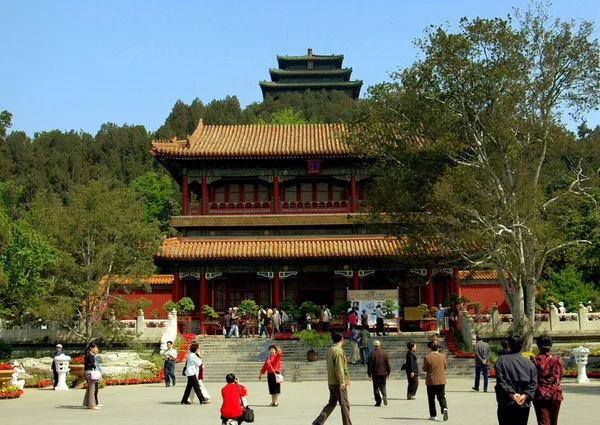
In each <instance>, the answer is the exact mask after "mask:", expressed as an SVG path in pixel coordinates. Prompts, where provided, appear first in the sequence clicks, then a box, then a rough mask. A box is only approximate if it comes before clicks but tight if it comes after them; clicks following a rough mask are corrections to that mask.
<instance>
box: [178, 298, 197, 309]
mask: <svg viewBox="0 0 600 425" xmlns="http://www.w3.org/2000/svg"><path fill="white" fill-rule="evenodd" d="M194 307H195V306H194V302H193V301H192V299H191V298H190V297H183V298H182V299H180V300H179V301H177V306H176V307H175V308H176V309H177V312H178V313H189V312H190V311H192V310H193V309H194Z"/></svg>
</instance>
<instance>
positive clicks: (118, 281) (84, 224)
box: [41, 180, 160, 343]
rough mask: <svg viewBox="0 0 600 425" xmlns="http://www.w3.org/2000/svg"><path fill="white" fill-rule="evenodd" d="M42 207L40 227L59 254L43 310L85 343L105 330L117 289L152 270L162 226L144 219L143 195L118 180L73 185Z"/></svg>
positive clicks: (129, 284) (47, 315)
mask: <svg viewBox="0 0 600 425" xmlns="http://www.w3.org/2000/svg"><path fill="white" fill-rule="evenodd" d="M41 209H42V211H43V212H44V214H43V216H42V223H41V225H42V228H43V229H45V231H46V232H47V233H48V234H49V235H51V238H52V240H53V245H54V246H55V247H57V250H58V251H59V254H60V264H59V265H58V267H57V269H56V270H55V276H56V287H55V290H54V291H53V293H52V294H51V296H50V297H48V298H47V302H46V303H45V305H43V306H41V310H42V312H43V313H44V314H45V316H46V317H47V318H53V319H57V320H60V321H62V323H63V324H64V325H65V326H67V327H69V328H70V329H71V331H72V332H74V333H75V334H76V335H77V336H79V337H80V338H81V339H82V340H83V341H85V342H86V343H87V342H89V341H91V340H93V339H94V338H96V337H98V336H100V335H102V332H103V327H102V323H101V322H100V319H101V318H102V317H104V316H105V314H106V313H107V311H108V309H110V307H111V303H112V302H113V301H115V300H116V301H118V300H119V299H118V298H119V297H116V296H115V294H114V291H115V290H117V289H124V286H125V285H126V286H127V287H128V288H131V287H132V283H131V281H132V280H135V277H136V276H144V275H149V274H151V273H152V271H153V268H154V266H153V263H152V255H153V253H154V252H155V251H156V249H157V247H158V241H159V238H160V233H159V230H158V226H157V224H156V223H155V222H153V223H144V222H143V219H142V218H143V216H144V205H143V202H142V200H141V199H140V198H139V197H138V195H136V194H135V193H133V192H132V191H130V190H128V189H126V188H125V187H124V186H123V185H122V184H120V183H118V182H115V181H108V180H95V181H92V182H89V184H88V185H86V186H81V185H79V186H75V187H74V188H73V190H72V191H70V192H69V193H68V194H67V196H66V199H65V201H64V202H60V201H54V202H46V203H45V204H44V205H43V207H42V208H41ZM128 281H129V282H128ZM74 317H75V318H76V319H77V320H78V321H79V324H78V325H77V326H74V325H73V322H72V319H73V318H74Z"/></svg>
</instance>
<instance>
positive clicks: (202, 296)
mask: <svg viewBox="0 0 600 425" xmlns="http://www.w3.org/2000/svg"><path fill="white" fill-rule="evenodd" d="M204 304H206V275H205V274H204V273H201V274H200V306H199V308H198V310H200V320H203V319H204V316H203V315H202V306H203V305H204Z"/></svg>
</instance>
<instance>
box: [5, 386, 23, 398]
mask: <svg viewBox="0 0 600 425" xmlns="http://www.w3.org/2000/svg"><path fill="white" fill-rule="evenodd" d="M21 394H23V390H21V389H19V387H18V386H17V385H4V386H2V388H0V400H7V399H11V398H19V397H21Z"/></svg>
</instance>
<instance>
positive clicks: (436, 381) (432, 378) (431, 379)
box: [423, 342, 448, 421]
mask: <svg viewBox="0 0 600 425" xmlns="http://www.w3.org/2000/svg"><path fill="white" fill-rule="evenodd" d="M427 348H428V350H429V354H427V355H426V356H425V359H424V360H423V372H426V373H427V375H426V376H425V385H427V400H428V402H429V420H430V421H437V411H436V409H435V399H436V397H437V400H438V403H440V409H441V411H442V415H443V418H444V420H445V421H447V420H448V404H447V403H446V367H447V363H446V356H444V355H443V354H441V353H440V352H439V348H440V347H439V346H438V345H437V344H436V343H435V342H428V343H427Z"/></svg>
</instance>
